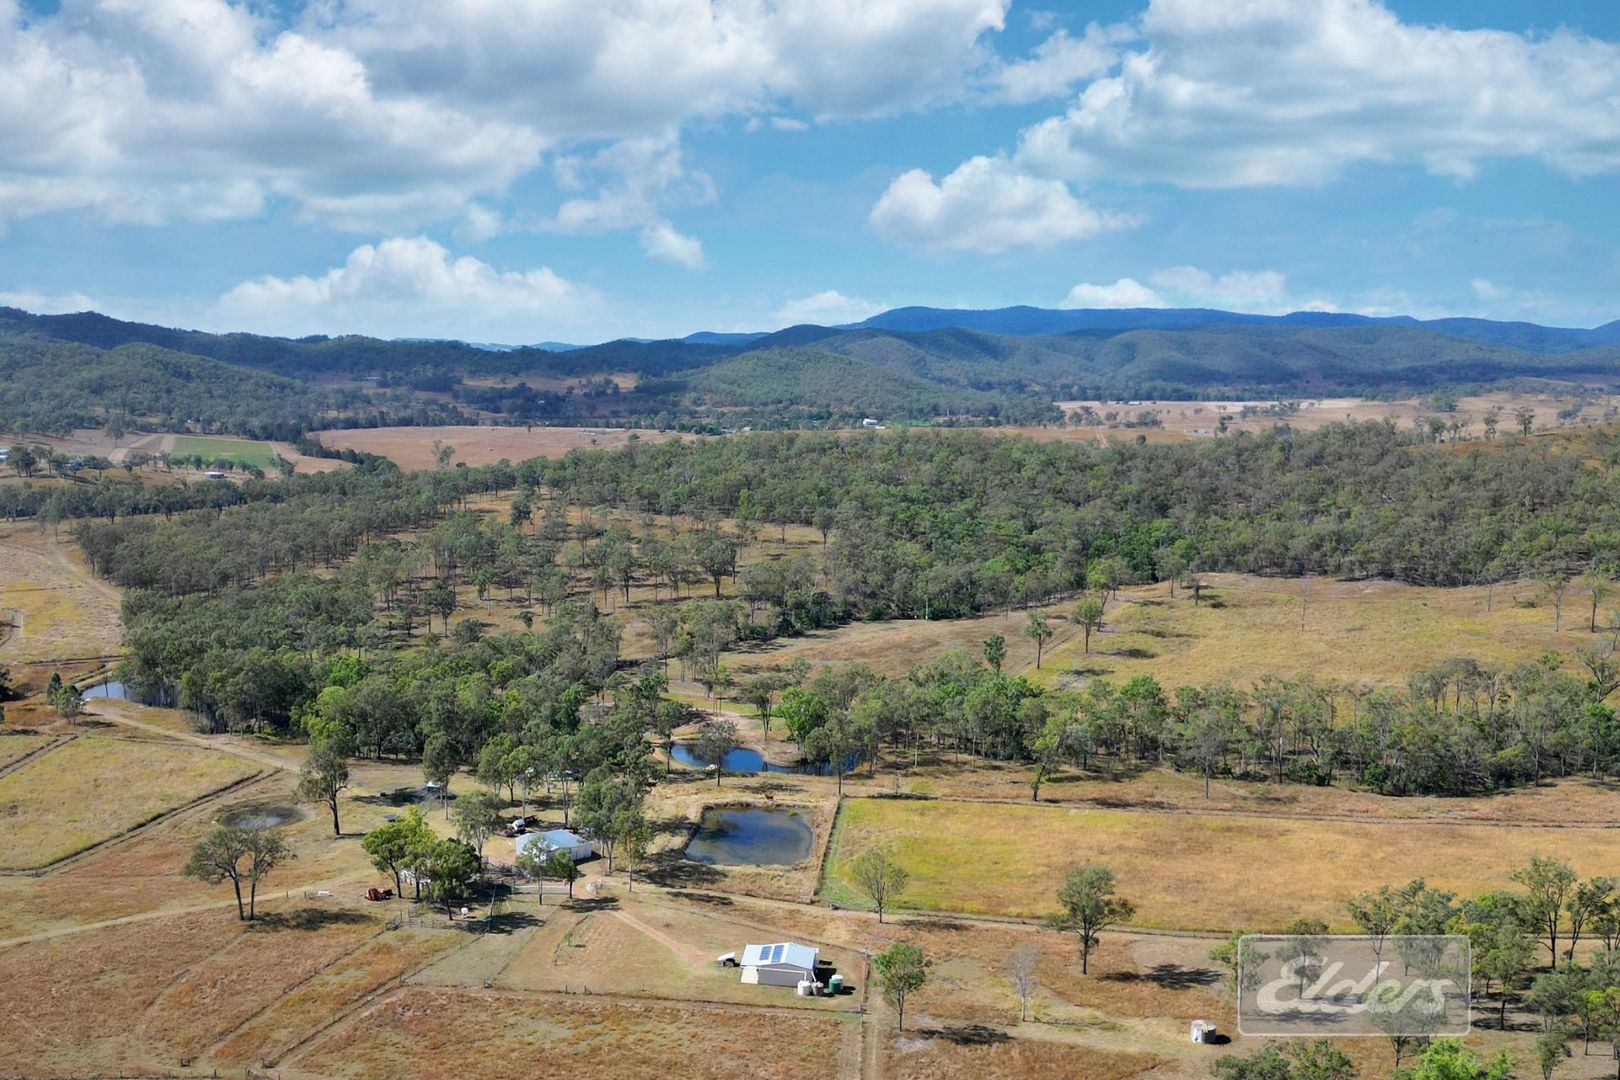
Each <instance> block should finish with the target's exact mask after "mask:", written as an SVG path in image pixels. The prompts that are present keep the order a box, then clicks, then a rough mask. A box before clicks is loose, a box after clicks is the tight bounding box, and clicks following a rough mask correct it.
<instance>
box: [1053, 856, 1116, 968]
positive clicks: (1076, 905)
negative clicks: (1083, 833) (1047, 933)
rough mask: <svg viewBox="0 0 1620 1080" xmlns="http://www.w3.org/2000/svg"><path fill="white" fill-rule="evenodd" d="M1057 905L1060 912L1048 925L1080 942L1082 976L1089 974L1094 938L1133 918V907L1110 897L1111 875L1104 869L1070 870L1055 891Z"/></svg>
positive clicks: (1092, 866)
mask: <svg viewBox="0 0 1620 1080" xmlns="http://www.w3.org/2000/svg"><path fill="white" fill-rule="evenodd" d="M1058 904H1059V905H1060V906H1061V907H1062V909H1063V910H1062V912H1061V913H1060V914H1059V915H1058V916H1057V917H1056V918H1055V919H1053V920H1052V923H1053V925H1054V926H1055V927H1056V928H1057V929H1059V930H1063V931H1067V932H1068V933H1071V934H1074V935H1075V936H1077V937H1078V938H1079V939H1080V973H1081V974H1082V975H1089V974H1090V973H1091V950H1092V949H1093V948H1095V947H1096V945H1097V935H1098V934H1099V933H1100V932H1101V931H1103V930H1106V929H1107V928H1108V927H1110V926H1113V925H1116V924H1118V923H1121V922H1124V921H1125V920H1126V919H1129V918H1130V917H1131V916H1132V915H1134V914H1136V907H1135V905H1133V904H1132V903H1131V902H1130V901H1129V900H1126V899H1123V898H1122V897H1119V896H1116V895H1115V894H1114V872H1113V871H1112V870H1110V869H1108V868H1107V867H1106V866H1097V865H1084V864H1082V865H1078V866H1071V867H1070V868H1069V873H1068V876H1067V877H1065V878H1064V881H1063V887H1062V888H1060V889H1059V890H1058Z"/></svg>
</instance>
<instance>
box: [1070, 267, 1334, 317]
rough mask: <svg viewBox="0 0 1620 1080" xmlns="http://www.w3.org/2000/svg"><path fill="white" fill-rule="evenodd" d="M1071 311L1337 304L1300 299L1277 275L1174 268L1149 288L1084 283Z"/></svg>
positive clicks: (1259, 309) (1281, 309)
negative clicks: (1223, 272)
mask: <svg viewBox="0 0 1620 1080" xmlns="http://www.w3.org/2000/svg"><path fill="white" fill-rule="evenodd" d="M1061 306H1063V307H1068V308H1164V307H1207V308H1220V309H1223V310H1228V311H1245V312H1253V313H1257V314H1265V315H1278V314H1284V313H1287V312H1290V311H1330V310H1334V307H1333V305H1332V304H1329V303H1327V302H1326V301H1323V300H1319V299H1300V298H1297V297H1294V296H1291V295H1290V294H1289V291H1288V279H1287V278H1286V277H1285V276H1284V275H1282V274H1280V273H1278V272H1277V271H1275V270H1233V271H1231V272H1229V273H1225V274H1212V273H1210V272H1209V271H1208V270H1202V269H1200V268H1198V267H1196V266H1172V267H1169V268H1167V269H1164V270H1156V271H1154V272H1153V273H1152V274H1149V275H1148V284H1145V285H1144V284H1143V283H1142V282H1140V281H1137V280H1136V279H1135V278H1128V277H1122V278H1120V279H1119V280H1117V281H1115V282H1113V283H1112V284H1107V285H1102V284H1090V283H1087V282H1082V283H1080V284H1078V285H1076V286H1075V287H1074V288H1072V289H1070V290H1069V294H1068V296H1066V297H1065V298H1064V300H1063V303H1062V305H1061Z"/></svg>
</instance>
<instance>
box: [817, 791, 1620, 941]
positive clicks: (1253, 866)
mask: <svg viewBox="0 0 1620 1080" xmlns="http://www.w3.org/2000/svg"><path fill="white" fill-rule="evenodd" d="M874 844H893V845H895V849H896V851H897V853H898V855H899V858H900V861H901V863H902V864H903V865H905V866H906V867H907V869H908V870H909V871H910V872H911V884H910V885H909V886H908V888H907V889H906V892H905V895H904V897H903V903H904V904H905V905H906V906H909V907H916V908H921V909H932V910H942V911H961V912H971V913H982V914H991V915H1020V916H1043V915H1048V914H1050V913H1052V912H1053V911H1054V910H1055V909H1056V901H1055V895H1056V892H1057V889H1058V886H1059V884H1060V883H1061V881H1062V877H1063V874H1064V872H1065V870H1066V869H1067V868H1068V867H1069V866H1071V865H1073V864H1075V863H1082V862H1086V863H1101V864H1103V865H1105V866H1108V867H1109V868H1111V869H1112V870H1113V871H1114V873H1115V875H1116V878H1117V880H1118V882H1119V889H1120V892H1121V894H1122V895H1124V896H1126V897H1127V898H1129V899H1130V900H1132V901H1133V902H1134V903H1135V904H1136V912H1137V913H1136V918H1135V920H1134V921H1135V922H1136V923H1137V924H1139V925H1143V926H1150V927H1163V928H1173V929H1196V930H1208V931H1213V932H1223V931H1226V930H1229V929H1231V928H1232V927H1238V926H1247V927H1254V928H1260V929H1280V928H1281V927H1283V926H1284V925H1285V924H1287V923H1288V922H1289V921H1291V920H1293V919H1296V918H1313V917H1314V918H1320V919H1324V920H1326V921H1328V922H1329V923H1331V924H1333V925H1335V926H1337V927H1340V928H1348V924H1347V923H1346V921H1345V918H1344V914H1343V901H1344V898H1345V897H1346V896H1349V895H1351V894H1353V893H1356V892H1359V891H1361V890H1363V889H1367V888H1372V887H1376V886H1378V885H1381V884H1400V883H1403V882H1405V881H1408V880H1410V879H1412V878H1415V877H1423V878H1426V879H1428V881H1429V882H1430V883H1431V884H1432V885H1434V886H1437V887H1440V888H1445V889H1450V890H1453V891H1455V892H1458V893H1461V894H1473V893H1479V892H1483V891H1486V890H1488V889H1494V888H1502V887H1507V886H1509V885H1510V884H1511V883H1510V881H1509V879H1508V875H1509V873H1510V872H1511V871H1512V870H1514V869H1516V868H1518V867H1520V866H1523V865H1524V864H1525V863H1527V862H1528V861H1529V860H1530V857H1531V856H1533V855H1556V856H1559V857H1562V858H1567V859H1568V860H1569V861H1570V862H1571V863H1572V864H1573V865H1574V866H1575V868H1576V870H1577V871H1579V872H1580V873H1581V874H1582V876H1587V875H1591V874H1598V873H1605V872H1606V869H1605V868H1606V867H1610V866H1613V865H1614V864H1615V862H1616V861H1617V860H1620V829H1608V828H1572V829H1558V828H1542V827H1525V828H1508V827H1502V826H1489V825H1449V824H1424V825H1412V824H1407V823H1399V824H1393V823H1392V824H1385V823H1373V822H1365V823H1364V822H1345V821H1311V820H1302V819H1293V818H1278V817H1272V818H1266V817H1259V816H1248V815H1238V814H1226V815H1217V814H1209V815H1199V814H1186V813H1168V814H1167V813H1152V812H1133V811H1116V810H1082V809H1074V808H1061V807H1051V806H1036V805H1028V806H1024V805H1014V804H1001V803H963V802H944V801H927V802H920V801H904V800H885V799H854V800H849V801H847V802H846V803H845V804H844V808H843V811H842V813H841V814H840V816H839V826H838V830H837V832H836V833H835V835H834V839H833V850H832V852H831V854H830V856H829V859H828V864H827V871H826V881H825V889H824V892H825V895H827V896H828V897H830V898H833V899H839V900H844V901H856V894H855V893H854V890H853V888H852V886H851V883H850V881H849V878H848V863H849V860H850V859H851V858H852V857H853V856H854V855H855V854H857V853H858V852H860V851H862V850H864V849H866V848H867V847H870V846H872V845H874ZM856 902H858V901H856Z"/></svg>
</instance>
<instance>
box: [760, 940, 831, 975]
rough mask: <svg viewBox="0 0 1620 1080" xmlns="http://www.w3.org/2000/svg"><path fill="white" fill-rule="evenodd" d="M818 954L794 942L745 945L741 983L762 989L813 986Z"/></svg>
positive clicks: (806, 946) (816, 951)
mask: <svg viewBox="0 0 1620 1080" xmlns="http://www.w3.org/2000/svg"><path fill="white" fill-rule="evenodd" d="M819 951H820V950H818V949H812V948H810V946H808V945H795V944H794V943H793V942H791V941H782V942H778V943H776V944H774V945H746V946H744V947H743V954H742V981H743V982H745V983H759V984H760V985H762V986H798V985H799V984H800V983H801V982H803V981H804V980H806V979H809V980H811V981H812V982H813V981H815V977H816V955H817V953H818V952H819Z"/></svg>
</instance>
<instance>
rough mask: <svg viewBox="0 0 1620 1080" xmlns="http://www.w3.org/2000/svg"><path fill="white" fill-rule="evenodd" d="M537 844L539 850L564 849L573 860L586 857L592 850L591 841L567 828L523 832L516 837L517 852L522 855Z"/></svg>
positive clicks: (576, 860)
mask: <svg viewBox="0 0 1620 1080" xmlns="http://www.w3.org/2000/svg"><path fill="white" fill-rule="evenodd" d="M536 845H538V846H539V848H540V850H541V852H542V853H543V852H547V851H566V852H568V854H569V855H570V856H572V857H573V860H574V861H575V862H579V861H580V860H582V859H588V858H590V857H591V855H592V854H594V852H592V851H591V842H590V841H589V840H587V839H585V838H584V837H582V836H580V835H579V834H578V833H574V832H569V831H568V830H567V829H552V830H551V831H550V832H543V833H524V834H523V835H522V836H519V837H518V838H517V845H516V846H517V853H518V854H519V855H522V854H523V853H524V852H525V851H528V850H529V849H530V848H532V847H535V846H536Z"/></svg>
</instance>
